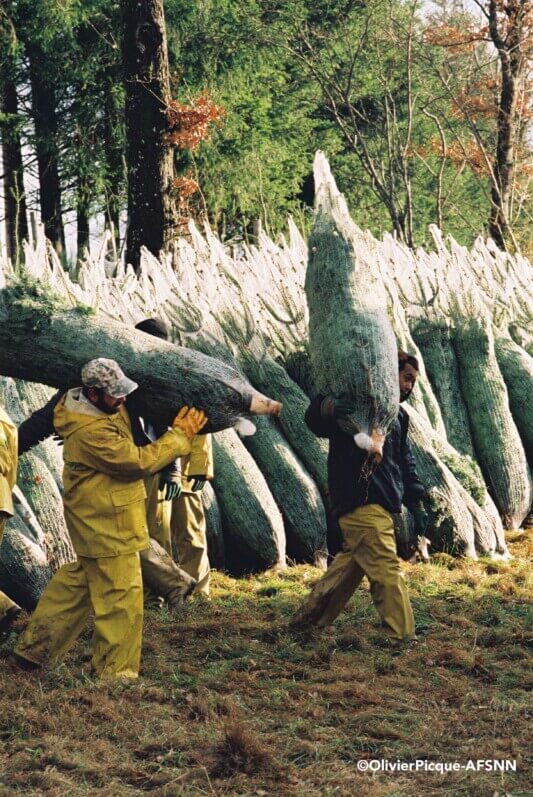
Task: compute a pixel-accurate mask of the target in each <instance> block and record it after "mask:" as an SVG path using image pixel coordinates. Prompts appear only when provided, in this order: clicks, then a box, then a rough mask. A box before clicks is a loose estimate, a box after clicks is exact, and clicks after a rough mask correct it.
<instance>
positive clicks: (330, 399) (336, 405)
mask: <svg viewBox="0 0 533 797" xmlns="http://www.w3.org/2000/svg"><path fill="white" fill-rule="evenodd" d="M352 413H353V401H352V399H350V398H349V397H348V396H346V395H343V396H338V397H337V398H335V396H326V398H325V399H324V401H323V402H322V404H321V406H320V414H321V415H322V417H323V418H333V419H334V420H336V421H342V420H345V419H346V418H349V417H350V415H352Z"/></svg>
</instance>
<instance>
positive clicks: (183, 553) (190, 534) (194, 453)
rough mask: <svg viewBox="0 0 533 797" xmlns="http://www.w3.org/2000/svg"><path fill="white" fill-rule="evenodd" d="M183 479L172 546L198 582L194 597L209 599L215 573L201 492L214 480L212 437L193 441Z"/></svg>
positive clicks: (184, 461)
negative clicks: (207, 482) (213, 571)
mask: <svg viewBox="0 0 533 797" xmlns="http://www.w3.org/2000/svg"><path fill="white" fill-rule="evenodd" d="M181 477H182V481H181V485H182V489H181V492H180V494H179V495H178V497H177V498H174V500H173V501H172V516H171V524H170V528H171V534H172V543H173V546H174V548H175V551H176V556H177V560H178V563H179V566H180V567H181V568H182V569H183V570H185V572H186V573H188V574H189V575H190V576H192V577H193V578H194V579H195V580H196V581H197V582H198V583H197V585H196V587H195V589H194V593H193V594H194V595H203V596H204V597H208V596H209V582H210V578H211V571H210V567H209V557H208V555H207V538H206V521H205V513H204V508H203V504H202V496H201V492H202V489H203V487H204V485H205V482H206V481H207V480H208V479H209V480H210V479H212V478H213V446H212V442H211V435H208V434H199V435H197V436H196V437H195V438H194V439H193V441H192V443H191V453H190V454H188V455H187V456H185V457H182V458H181Z"/></svg>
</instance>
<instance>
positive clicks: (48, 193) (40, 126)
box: [26, 42, 66, 259]
mask: <svg viewBox="0 0 533 797" xmlns="http://www.w3.org/2000/svg"><path fill="white" fill-rule="evenodd" d="M26 52H27V55H28V59H29V72H30V83H31V103H32V115H33V122H34V124H35V149H36V153H37V166H38V171H39V201H40V205H41V221H42V223H43V225H44V232H45V235H46V237H47V238H48V239H49V240H50V241H51V243H52V246H53V247H54V249H55V250H56V252H57V253H58V255H59V256H60V258H62V259H64V258H65V256H66V253H65V230H64V227H63V214H62V209H61V182H60V178H59V149H58V145H57V141H58V122H57V95H56V86H55V85H54V73H53V71H52V70H50V69H49V68H48V63H47V57H46V53H45V51H44V50H43V49H42V48H41V46H40V45H39V44H37V43H35V42H27V43H26Z"/></svg>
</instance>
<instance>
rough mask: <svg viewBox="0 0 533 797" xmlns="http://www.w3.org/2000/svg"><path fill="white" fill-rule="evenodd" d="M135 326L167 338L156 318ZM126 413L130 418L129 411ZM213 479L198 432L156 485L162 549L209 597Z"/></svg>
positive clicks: (206, 439)
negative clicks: (209, 484)
mask: <svg viewBox="0 0 533 797" xmlns="http://www.w3.org/2000/svg"><path fill="white" fill-rule="evenodd" d="M135 329H139V330H141V331H142V332H146V333H148V334H149V335H155V336H156V337H158V338H161V339H162V340H168V339H169V333H168V329H167V326H166V324H165V323H164V322H163V321H161V320H160V319H159V318H147V319H145V320H144V321H141V322H140V323H138V324H136V326H135ZM129 412H130V417H132V412H131V410H129ZM152 424H153V426H154V427H155V429H156V433H157V434H161V429H160V428H159V429H158V427H157V423H156V422H155V421H152ZM132 425H133V418H132ZM144 425H145V431H147V432H149V427H147V425H146V422H145V424H144ZM212 478H213V444H212V438H211V435H210V434H199V435H196V436H195V437H194V439H193V440H192V442H191V451H190V453H189V454H187V456H185V457H181V458H180V459H177V460H176V461H175V462H172V463H171V464H170V465H168V466H167V467H166V468H165V469H164V470H162V471H161V475H160V480H159V488H160V490H162V491H163V492H162V494H161V497H160V509H159V517H160V518H161V521H160V528H161V536H160V537H158V541H159V542H160V543H161V545H162V546H163V547H164V548H165V550H167V551H168V552H169V553H171V552H173V553H174V554H175V556H176V559H177V562H178V564H179V566H180V568H181V569H182V570H184V571H185V572H186V573H187V574H188V575H189V576H191V577H192V578H193V579H194V580H195V582H196V585H195V587H194V591H193V595H200V596H201V597H203V598H208V597H209V586H210V579H211V568H210V565H209V557H208V554H207V537H206V519H205V512H204V507H203V503H202V490H203V488H204V486H205V483H206V481H208V480H211V479H212ZM147 490H148V487H147ZM164 498H166V499H167V501H166V502H165V503H164V504H163V505H161V499H164ZM170 507H172V509H171V511H170Z"/></svg>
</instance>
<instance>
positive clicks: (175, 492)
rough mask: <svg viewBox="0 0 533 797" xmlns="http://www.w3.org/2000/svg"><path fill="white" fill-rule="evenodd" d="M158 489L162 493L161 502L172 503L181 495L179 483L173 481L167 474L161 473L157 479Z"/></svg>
mask: <svg viewBox="0 0 533 797" xmlns="http://www.w3.org/2000/svg"><path fill="white" fill-rule="evenodd" d="M159 489H160V490H163V491H164V493H165V494H164V496H163V500H164V501H173V500H174V498H177V497H178V496H179V494H180V493H181V483H180V482H179V481H174V479H173V477H172V476H169V474H168V473H162V474H161V476H160V477H159Z"/></svg>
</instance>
